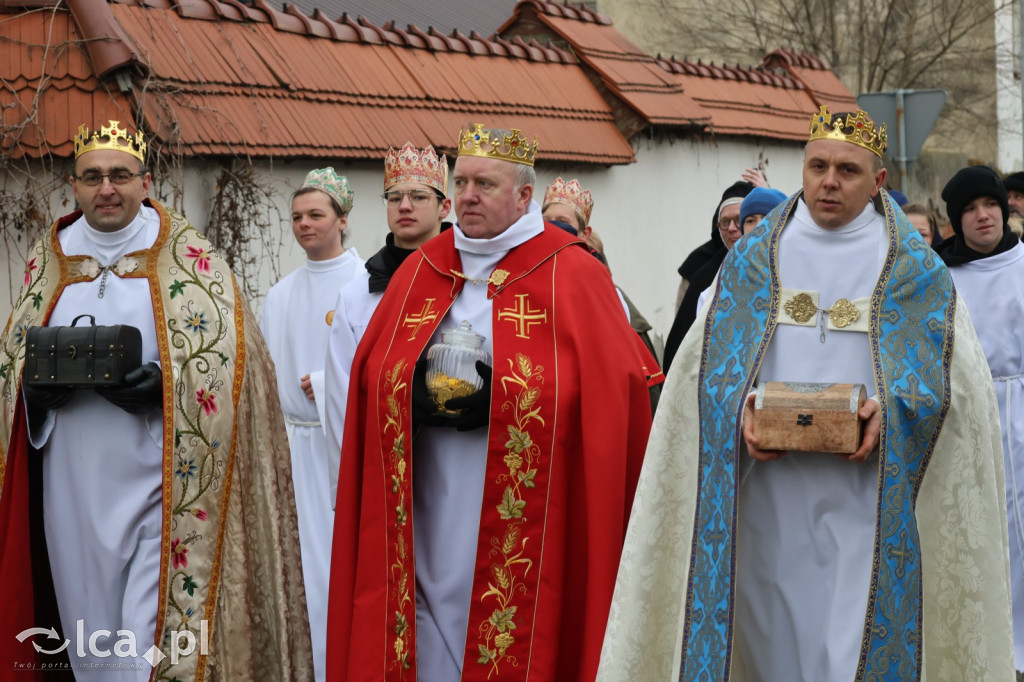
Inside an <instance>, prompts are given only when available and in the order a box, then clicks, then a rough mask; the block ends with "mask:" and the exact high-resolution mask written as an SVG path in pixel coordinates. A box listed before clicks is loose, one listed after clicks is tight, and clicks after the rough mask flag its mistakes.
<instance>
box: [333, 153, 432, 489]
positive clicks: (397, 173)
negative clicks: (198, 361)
mask: <svg viewBox="0 0 1024 682" xmlns="http://www.w3.org/2000/svg"><path fill="white" fill-rule="evenodd" d="M447 193H448V160H447V159H446V158H445V157H444V156H442V157H441V158H440V159H439V158H437V153H436V152H435V151H434V148H433V147H431V146H429V145H428V146H426V147H424V148H423V150H422V151H421V150H419V149H417V148H416V147H414V146H413V145H412V143H411V142H406V143H405V145H404V146H403V147H402V149H401V150H395V149H394V148H391V149H388V153H387V155H386V156H385V157H384V193H383V194H382V195H381V199H382V200H383V202H384V207H385V208H386V209H387V219H388V230H389V232H388V235H387V237H386V238H385V244H384V248H382V249H381V250H380V251H378V252H377V253H375V254H373V255H372V256H370V259H369V260H368V261H366V267H365V268H363V269H361V270H360V271H359V272H358V273H357V274H356V275H355V276H354V277H353V278H352V280H351V281H350V282H349V283H348V284H347V285H346V286H345V287H343V288H342V289H341V291H340V293H339V294H338V300H337V301H336V302H335V305H334V321H333V322H332V323H331V332H330V338H329V340H328V342H327V361H326V367H325V375H326V384H327V387H326V390H327V394H326V402H327V414H326V415H325V416H326V421H325V422H324V428H325V430H326V431H327V463H328V476H327V477H328V480H329V482H330V486H331V508H332V509H333V508H334V503H335V498H336V497H337V494H338V467H339V466H340V463H341V441H342V433H343V431H344V427H345V406H346V404H347V402H348V388H349V375H348V373H349V370H350V369H351V368H352V359H353V358H354V357H355V354H356V346H357V345H358V344H359V340H360V339H362V338H363V333H364V332H365V331H366V325H367V324H368V323H369V322H370V317H371V316H372V315H373V311H374V310H376V309H377V304H378V303H380V299H381V297H382V296H383V295H384V290H385V289H387V286H388V283H389V282H391V278H392V277H393V276H394V274H395V272H396V271H397V270H398V267H399V266H400V265H401V264H402V263H403V262H405V259H406V258H408V257H409V256H410V255H411V254H412V253H414V252H415V251H416V249H418V248H419V247H420V246H421V245H422V244H424V243H426V242H427V241H428V240H430V239H432V238H433V237H436V236H437V235H439V234H440V233H441V230H442V229H447V228H448V227H451V223H445V222H443V221H444V219H445V218H446V217H447V216H448V213H449V211H451V207H452V200H451V199H449V198H448V196H447Z"/></svg>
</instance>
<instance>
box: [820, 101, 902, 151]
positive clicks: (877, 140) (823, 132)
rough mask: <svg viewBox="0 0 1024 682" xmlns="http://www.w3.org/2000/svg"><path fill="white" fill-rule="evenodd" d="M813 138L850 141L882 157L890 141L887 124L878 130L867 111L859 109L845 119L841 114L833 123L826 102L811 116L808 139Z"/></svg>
mask: <svg viewBox="0 0 1024 682" xmlns="http://www.w3.org/2000/svg"><path fill="white" fill-rule="evenodd" d="M811 140H840V141H841V142H849V143H850V144H855V145H857V146H858V147H864V149H867V150H868V151H870V152H871V153H873V154H875V155H877V156H878V158H882V154H883V153H884V152H885V147H886V145H887V144H888V142H889V138H888V136H887V135H886V134H885V124H884V123H883V124H882V125H881V127H879V128H878V129H877V130H876V129H875V122H874V121H872V120H871V119H870V118H868V115H867V112H865V111H863V110H861V109H858V110H857V113H855V114H847V116H846V120H845V121H844V120H843V118H842V116H841V115H840V116H839V117H838V118H836V121H835V123H833V122H832V114H830V113H829V111H828V106H827V105H824V104H823V105H822V106H821V109H820V110H819V111H818V113H816V114H815V115H814V116H812V117H811V135H810V137H808V138H807V141H808V142H810V141H811Z"/></svg>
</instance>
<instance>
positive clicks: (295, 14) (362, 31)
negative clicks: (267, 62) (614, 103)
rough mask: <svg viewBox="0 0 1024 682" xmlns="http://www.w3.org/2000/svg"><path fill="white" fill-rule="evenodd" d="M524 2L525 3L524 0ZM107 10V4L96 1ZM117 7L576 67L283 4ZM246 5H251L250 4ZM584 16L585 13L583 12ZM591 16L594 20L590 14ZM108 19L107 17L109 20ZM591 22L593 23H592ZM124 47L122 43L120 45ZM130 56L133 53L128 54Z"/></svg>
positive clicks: (526, 51)
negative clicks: (281, 5) (330, 16)
mask: <svg viewBox="0 0 1024 682" xmlns="http://www.w3.org/2000/svg"><path fill="white" fill-rule="evenodd" d="M527 1H529V0H527ZM100 2H101V3H102V4H103V5H104V6H106V4H107V0H100ZM100 2H97V0H70V3H69V4H70V6H71V9H72V14H75V5H79V6H82V7H83V8H84V10H89V11H88V12H87V13H88V14H90V15H92V14H94V13H93V12H91V9H92V6H93V4H100ZM114 2H118V3H121V4H129V5H136V6H139V7H142V8H144V9H173V10H174V11H175V12H176V13H177V14H178V16H181V17H183V18H188V19H201V20H208V21H233V22H246V21H252V22H257V23H269V24H270V25H271V26H273V27H274V29H275V30H278V31H284V32H287V33H297V34H301V35H311V36H319V37H321V38H327V39H330V40H337V41H343V42H357V43H366V44H369V45H396V46H399V47H409V48H414V49H425V50H431V51H435V52H458V53H461V54H467V55H471V56H496V57H507V58H512V59H529V60H530V61H535V62H553V63H559V64H575V63H576V59H575V57H574V56H573V55H572V54H571V53H569V52H567V51H565V50H563V49H561V48H558V47H555V46H553V45H551V44H550V43H549V44H547V45H541V44H540V43H538V42H537V41H536V40H532V39H531V40H530V41H529V42H524V41H523V40H521V39H518V38H516V39H513V40H512V41H508V40H504V39H502V38H500V37H498V36H496V35H494V36H490V37H485V36H481V35H480V34H478V33H477V32H476V31H471V32H470V34H469V35H468V36H467V35H465V34H463V33H461V32H460V31H459V30H458V29H456V30H454V31H452V33H451V35H444V34H442V33H440V32H438V31H437V30H436V29H434V28H433V27H432V26H431V27H428V29H427V31H426V32H424V31H423V30H422V29H421V28H419V27H418V26H415V25H412V24H409V25H408V26H407V27H406V29H404V30H403V29H400V28H398V27H397V26H396V25H395V22H394V21H390V22H388V23H386V24H384V25H383V26H378V25H376V24H374V23H373V22H371V21H370V20H369V19H366V18H365V17H361V16H360V17H357V18H356V19H353V18H352V17H351V16H350V15H349V14H348V12H344V13H342V15H341V17H340V18H338V19H336V20H332V19H330V18H328V17H327V16H326V15H324V13H323V12H322V11H320V9H314V10H313V13H312V14H311V15H307V14H305V13H303V12H302V10H300V9H299V8H298V7H296V6H295V5H291V4H288V3H285V4H284V7H283V11H279V10H277V9H275V8H274V7H272V6H271V5H270V4H269V2H268V0H247V2H240V1H239V0H114ZM250 3H251V4H250ZM587 11H588V12H589V10H587ZM590 15H593V16H594V17H598V16H600V15H597V14H596V13H594V12H590ZM111 19H112V17H111ZM592 20H593V19H592ZM124 42H125V43H127V39H125V41H124ZM132 51H133V52H134V50H132Z"/></svg>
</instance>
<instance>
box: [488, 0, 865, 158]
mask: <svg viewBox="0 0 1024 682" xmlns="http://www.w3.org/2000/svg"><path fill="white" fill-rule="evenodd" d="M499 31H501V32H502V33H505V34H509V33H522V34H528V35H541V34H543V33H545V32H547V33H549V34H554V36H555V37H556V38H559V39H561V40H564V41H565V43H566V44H567V47H568V48H569V49H571V50H572V51H573V52H574V53H575V54H576V55H577V56H578V57H579V59H580V61H581V62H582V63H583V64H585V65H586V66H588V67H590V68H591V69H593V70H594V72H595V73H596V74H597V76H598V77H599V78H600V79H601V81H602V82H603V84H604V85H605V86H606V87H607V88H608V90H609V91H610V92H611V93H613V94H614V95H615V96H617V97H619V98H621V99H622V101H623V102H624V103H625V104H626V105H627V106H629V107H630V108H632V109H633V110H634V111H635V112H636V114H637V115H639V116H641V117H642V118H643V119H644V120H646V121H648V122H649V123H652V124H658V125H688V124H690V125H698V126H707V127H708V128H709V129H710V130H711V131H713V132H717V133H720V134H735V135H756V136H763V137H769V138H777V139H793V140H796V139H801V140H802V139H806V135H807V130H806V128H807V119H808V115H809V113H813V112H814V111H816V110H817V108H818V106H819V103H820V102H821V101H830V102H836V103H838V104H842V105H849V104H850V103H854V104H855V102H856V99H855V98H854V96H853V94H852V93H851V92H850V91H849V90H848V89H847V88H846V87H845V86H844V85H843V84H842V82H841V81H840V80H839V78H838V77H837V76H836V75H835V74H834V73H833V72H832V71H831V70H830V69H829V66H828V64H826V63H825V62H824V61H823V60H821V59H819V58H818V57H815V56H814V55H809V54H806V53H797V52H792V51H789V50H779V51H777V52H775V53H772V55H769V56H768V57H767V58H766V59H765V61H764V63H763V64H762V65H761V66H760V67H756V68H754V67H743V66H739V65H737V66H734V67H733V66H718V65H715V64H703V63H701V62H699V61H698V62H697V63H692V62H688V61H685V60H683V61H679V60H675V59H662V58H661V57H660V56H659V57H657V58H652V57H650V56H649V55H647V54H645V53H644V52H643V51H642V50H641V49H640V48H638V47H637V46H636V45H634V44H633V43H632V42H630V41H629V40H628V39H627V38H626V37H625V36H623V35H622V34H621V33H619V31H617V30H616V29H615V28H614V26H612V22H611V20H609V19H608V18H607V17H605V16H603V15H601V14H598V13H596V12H594V11H592V10H590V9H587V8H586V7H582V6H578V5H570V4H567V3H566V4H556V3H553V2H546V1H545V0H524V1H523V2H520V3H519V5H518V6H517V7H516V12H515V14H514V15H513V16H512V18H510V19H509V20H508V21H507V22H506V23H505V24H504V25H503V26H502V28H501V29H499ZM659 71H661V72H664V73H661V74H660V75H659V73H658V72H659ZM620 127H622V125H621V123H620Z"/></svg>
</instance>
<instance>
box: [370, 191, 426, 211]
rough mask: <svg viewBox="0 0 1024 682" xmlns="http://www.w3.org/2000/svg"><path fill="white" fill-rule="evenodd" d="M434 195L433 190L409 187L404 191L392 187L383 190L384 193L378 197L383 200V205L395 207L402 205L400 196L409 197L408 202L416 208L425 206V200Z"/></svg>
mask: <svg viewBox="0 0 1024 682" xmlns="http://www.w3.org/2000/svg"><path fill="white" fill-rule="evenodd" d="M436 196H437V195H436V194H434V193H433V192H428V191H426V190H422V189H410V190H406V191H404V192H403V191H401V190H397V189H393V190H391V191H390V192H384V194H381V195H380V198H381V199H383V200H384V205H385V206H395V207H396V208H397V207H398V206H401V205H402V197H409V203H410V204H412V205H413V206H415V207H416V208H419V207H421V206H426V205H427V202H428V201H430V200H431V199H432V198H433V197H436Z"/></svg>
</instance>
